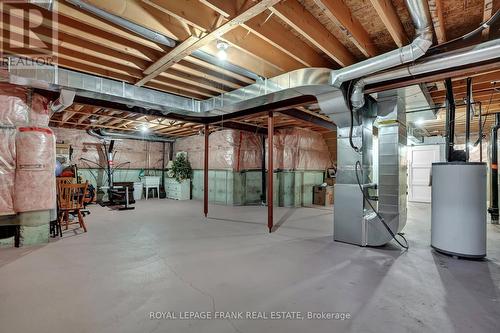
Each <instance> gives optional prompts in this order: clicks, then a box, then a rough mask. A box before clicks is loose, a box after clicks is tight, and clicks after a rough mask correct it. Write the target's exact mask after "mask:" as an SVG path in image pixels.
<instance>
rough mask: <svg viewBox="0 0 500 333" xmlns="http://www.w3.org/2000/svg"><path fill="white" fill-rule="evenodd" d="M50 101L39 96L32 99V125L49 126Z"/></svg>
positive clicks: (35, 95)
mask: <svg viewBox="0 0 500 333" xmlns="http://www.w3.org/2000/svg"><path fill="white" fill-rule="evenodd" d="M49 120H50V116H49V100H48V99H47V98H46V97H43V96H42V95H39V94H33V97H32V98H31V113H30V125H36V126H49Z"/></svg>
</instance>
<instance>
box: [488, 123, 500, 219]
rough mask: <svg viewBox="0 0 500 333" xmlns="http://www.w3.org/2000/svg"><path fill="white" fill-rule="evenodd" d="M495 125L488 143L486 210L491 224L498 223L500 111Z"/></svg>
mask: <svg viewBox="0 0 500 333" xmlns="http://www.w3.org/2000/svg"><path fill="white" fill-rule="evenodd" d="M495 116H496V123H495V126H493V127H492V128H491V135H490V145H491V161H490V172H491V177H490V188H491V195H490V207H489V208H488V212H489V213H490V214H491V224H498V215H499V214H498V129H499V128H500V113H497V114H496V115H495Z"/></svg>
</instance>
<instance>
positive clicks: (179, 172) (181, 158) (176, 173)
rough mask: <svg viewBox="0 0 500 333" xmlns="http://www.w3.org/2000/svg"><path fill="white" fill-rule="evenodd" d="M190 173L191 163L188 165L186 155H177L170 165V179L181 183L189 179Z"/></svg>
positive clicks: (191, 170) (191, 171)
mask: <svg viewBox="0 0 500 333" xmlns="http://www.w3.org/2000/svg"><path fill="white" fill-rule="evenodd" d="M192 173H193V169H191V163H189V160H188V159H187V157H186V154H177V157H176V158H175V160H174V161H173V163H172V169H171V174H172V178H175V180H177V182H179V183H181V182H182V181H184V180H186V179H190V178H191V174H192Z"/></svg>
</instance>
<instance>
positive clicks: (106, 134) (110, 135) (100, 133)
mask: <svg viewBox="0 0 500 333" xmlns="http://www.w3.org/2000/svg"><path fill="white" fill-rule="evenodd" d="M87 134H89V135H90V136H93V137H95V138H98V139H100V140H106V139H109V140H113V139H129V140H141V141H152V142H175V140H174V139H171V138H165V137H162V136H158V135H143V134H135V133H124V132H114V131H113V132H111V131H107V130H104V129H100V130H97V131H96V130H92V129H89V130H87Z"/></svg>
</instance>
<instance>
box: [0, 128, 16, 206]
mask: <svg viewBox="0 0 500 333" xmlns="http://www.w3.org/2000/svg"><path fill="white" fill-rule="evenodd" d="M15 134H16V130H15V129H14V128H0V215H6V214H13V213H14V203H13V194H14V179H15V175H16V143H15Z"/></svg>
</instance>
